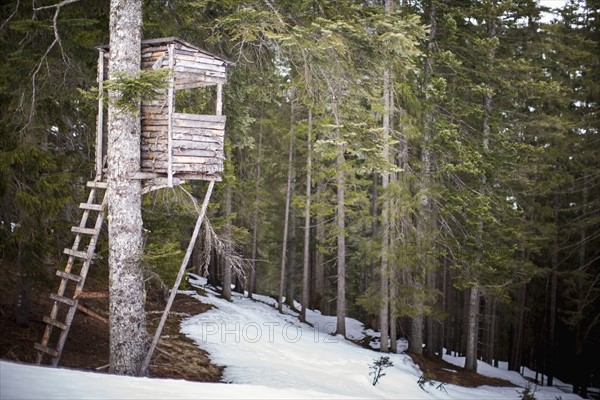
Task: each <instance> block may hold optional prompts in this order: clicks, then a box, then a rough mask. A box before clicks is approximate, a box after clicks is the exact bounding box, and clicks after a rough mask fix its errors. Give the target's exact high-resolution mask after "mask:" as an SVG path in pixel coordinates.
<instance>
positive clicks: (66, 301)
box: [50, 293, 75, 306]
mask: <svg viewBox="0 0 600 400" xmlns="http://www.w3.org/2000/svg"><path fill="white" fill-rule="evenodd" d="M50 298H51V299H52V300H54V301H59V302H61V303H64V304H67V305H69V306H74V305H75V300H73V299H69V298H68V297H64V296H59V295H57V294H56V293H50Z"/></svg>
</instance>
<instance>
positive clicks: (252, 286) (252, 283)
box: [246, 103, 264, 299]
mask: <svg viewBox="0 0 600 400" xmlns="http://www.w3.org/2000/svg"><path fill="white" fill-rule="evenodd" d="M263 118H264V104H263V103H261V105H260V120H259V125H258V144H257V147H256V173H255V176H254V180H255V183H254V212H253V214H252V261H251V262H252V269H251V270H250V277H249V279H248V283H247V285H246V290H247V291H248V298H250V299H251V298H252V294H253V293H254V292H255V291H256V275H257V271H256V258H257V257H258V221H259V218H258V217H259V211H260V208H259V203H260V194H259V190H260V173H261V171H260V167H261V162H262V157H261V156H262V137H263V129H264V128H263Z"/></svg>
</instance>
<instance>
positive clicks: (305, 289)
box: [300, 108, 312, 322]
mask: <svg viewBox="0 0 600 400" xmlns="http://www.w3.org/2000/svg"><path fill="white" fill-rule="evenodd" d="M311 142H312V110H311V109H310V108H309V109H308V130H307V133H306V147H307V148H306V193H305V194H306V200H305V203H304V253H303V254H304V259H303V266H302V267H303V268H302V310H301V311H300V321H303V322H306V309H307V308H308V301H309V299H310V195H311V190H310V188H311V184H312V182H311V176H312V150H311V147H312V143H311Z"/></svg>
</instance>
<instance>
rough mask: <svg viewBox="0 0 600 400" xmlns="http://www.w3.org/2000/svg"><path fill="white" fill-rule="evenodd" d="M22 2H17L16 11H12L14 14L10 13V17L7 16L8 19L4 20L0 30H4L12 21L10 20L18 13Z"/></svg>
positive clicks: (18, 0)
mask: <svg viewBox="0 0 600 400" xmlns="http://www.w3.org/2000/svg"><path fill="white" fill-rule="evenodd" d="M20 3H21V1H20V0H17V4H16V5H15V11H13V12H12V14H10V15H9V16H8V18H6V20H5V21H4V22H2V25H0V31H2V30H3V29H4V27H5V26H6V25H8V23H9V22H10V20H11V19H12V18H13V17H14V16H15V14H16V13H17V11H19V4H20Z"/></svg>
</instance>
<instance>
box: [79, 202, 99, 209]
mask: <svg viewBox="0 0 600 400" xmlns="http://www.w3.org/2000/svg"><path fill="white" fill-rule="evenodd" d="M79 208H81V209H82V210H91V211H102V209H103V207H102V204H91V203H81V204H79Z"/></svg>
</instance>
